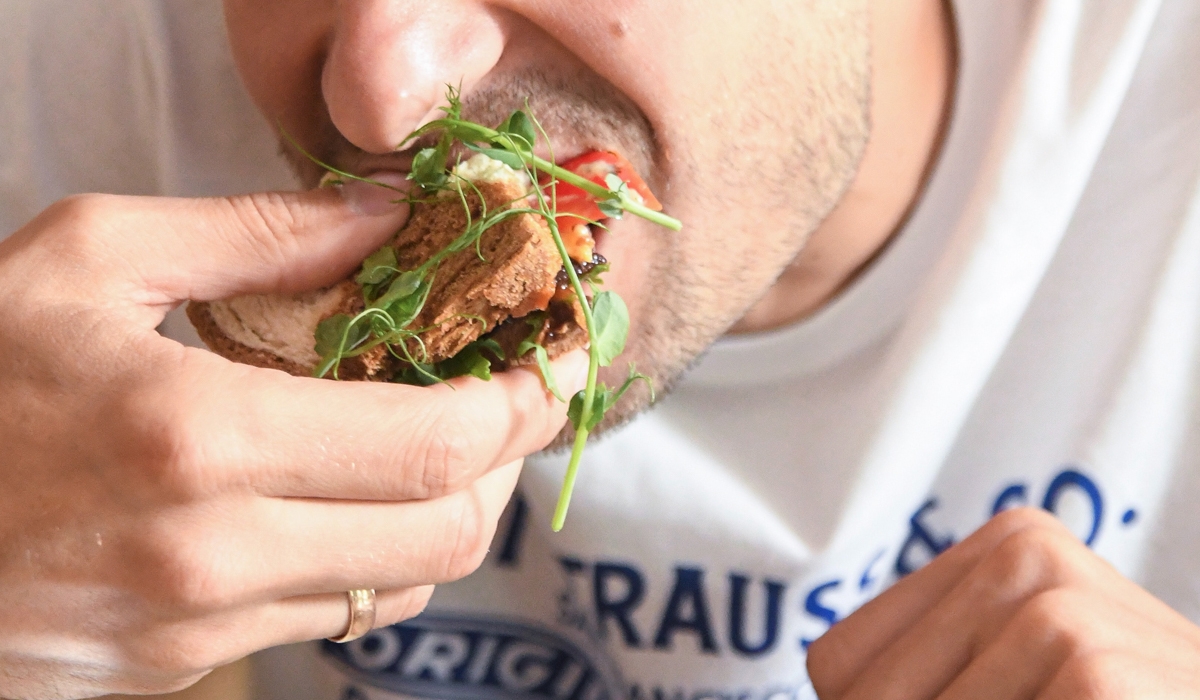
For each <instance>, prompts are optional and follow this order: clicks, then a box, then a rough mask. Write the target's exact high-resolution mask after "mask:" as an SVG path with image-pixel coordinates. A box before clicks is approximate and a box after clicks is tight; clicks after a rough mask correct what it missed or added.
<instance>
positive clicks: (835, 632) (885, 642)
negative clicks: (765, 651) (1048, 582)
mask: <svg viewBox="0 0 1200 700" xmlns="http://www.w3.org/2000/svg"><path fill="white" fill-rule="evenodd" d="M1031 527H1052V528H1061V525H1059V524H1058V523H1057V521H1056V520H1054V518H1053V517H1052V516H1049V515H1048V514H1046V513H1043V512H1041V511H1035V510H1033V509H1014V510H1010V511H1006V512H1004V513H1001V514H1000V515H997V516H996V517H994V518H992V519H991V520H990V521H988V523H987V524H986V525H984V526H983V527H982V528H980V529H979V530H978V531H976V532H975V533H974V534H972V535H971V536H970V537H968V538H967V539H965V540H963V541H962V542H961V543H959V544H957V545H955V546H954V547H951V548H950V549H949V550H947V551H946V552H944V553H942V554H941V555H939V556H938V557H937V558H936V559H934V560H933V561H932V562H930V563H929V565H927V566H926V567H925V568H923V569H921V570H920V571H917V572H916V573H913V574H911V575H909V576H908V577H906V578H904V579H901V580H900V581H899V582H898V583H896V585H894V586H893V587H892V588H890V589H889V590H887V591H885V592H884V593H883V594H881V595H880V596H879V597H877V598H875V599H874V600H872V601H870V602H868V603H867V604H866V605H864V606H862V607H861V608H860V609H859V610H858V611H856V612H855V613H854V614H853V615H851V616H850V617H848V618H846V619H845V620H842V621H841V622H839V623H838V624H836V625H834V626H833V627H832V628H831V629H830V630H829V631H828V632H826V633H825V634H824V635H822V636H821V637H820V638H819V639H818V640H817V641H816V642H814V643H813V644H812V646H811V647H809V650H808V660H807V664H808V671H809V676H810V677H811V678H812V681H813V685H814V687H815V688H816V690H817V691H818V694H819V695H820V696H821V697H822V698H841V697H844V696H845V694H846V692H847V691H848V690H849V689H850V687H851V685H852V684H853V683H854V682H855V680H856V679H857V678H858V677H859V676H860V675H861V674H862V673H863V672H864V671H865V669H866V668H867V667H868V666H869V665H870V664H872V662H873V661H874V660H875V658H876V657H877V656H879V655H880V654H881V653H883V652H884V650H886V649H887V648H889V647H890V646H891V645H893V644H895V643H896V641H897V640H898V639H899V638H900V637H901V635H903V634H904V633H905V632H906V631H907V630H908V629H910V628H911V627H912V626H913V625H914V624H916V622H917V621H918V620H920V619H921V618H922V617H924V616H925V615H926V614H927V613H928V612H929V611H930V610H931V609H932V608H933V607H934V606H935V605H936V604H937V603H938V602H939V601H941V600H942V599H943V598H944V597H945V596H946V595H947V594H948V593H949V592H950V591H951V590H952V589H953V588H954V587H955V586H957V585H958V584H959V583H960V582H961V581H962V580H963V578H964V577H965V576H967V574H968V573H970V572H971V571H972V570H973V569H974V568H975V567H976V566H977V565H978V563H979V562H980V561H981V560H982V559H983V558H984V557H985V556H987V555H988V554H989V553H991V552H992V551H993V550H995V548H996V547H998V546H999V545H1000V544H1001V543H1002V542H1003V541H1004V540H1005V539H1007V538H1008V537H1009V536H1011V535H1013V534H1014V533H1017V532H1020V531H1022V530H1026V529H1028V528H1031Z"/></svg>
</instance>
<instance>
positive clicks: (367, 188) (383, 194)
mask: <svg viewBox="0 0 1200 700" xmlns="http://www.w3.org/2000/svg"><path fill="white" fill-rule="evenodd" d="M365 179H366V180H369V181H370V182H363V181H362V180H348V181H346V182H345V183H343V184H342V185H340V186H339V187H338V189H340V190H341V191H342V197H343V198H345V200H346V205H347V206H349V207H350V210H351V211H353V212H354V213H356V214H359V215H361V216H382V215H384V214H392V213H395V212H396V211H397V209H398V208H399V207H400V206H401V204H402V203H401V202H400V200H403V199H405V198H406V197H408V187H409V182H408V178H407V177H405V175H404V173H398V172H381V173H374V174H373V175H369V176H367V177H366V178H365Z"/></svg>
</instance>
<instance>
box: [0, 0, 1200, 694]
mask: <svg viewBox="0 0 1200 700" xmlns="http://www.w3.org/2000/svg"><path fill="white" fill-rule="evenodd" d="M49 4H50V3H47V2H46V0H37V2H36V3H35V2H32V1H31V2H28V3H15V4H10V6H6V7H5V8H3V9H0V15H2V14H3V13H10V12H16V13H17V14H20V13H30V14H32V15H39V14H41V13H42V12H43V11H42V10H41V9H40V8H42V7H45V6H47V5H49ZM954 4H955V7H956V11H957V27H958V33H959V38H960V44H961V49H960V50H961V57H960V60H961V64H960V70H959V74H958V90H957V94H956V98H955V105H954V114H953V119H952V123H951V126H950V130H949V133H948V136H947V139H946V142H945V145H944V147H943V151H942V153H941V155H940V157H939V162H938V164H937V167H936V170H935V172H934V174H933V176H932V179H931V181H930V183H929V185H928V188H927V191H926V193H925V195H924V196H923V198H922V201H921V203H920V204H919V206H918V207H917V209H916V210H915V212H914V213H913V216H912V218H911V220H910V222H909V223H908V225H907V226H906V227H905V229H904V230H903V231H902V232H901V233H900V235H899V236H898V237H897V238H896V239H895V240H894V241H893V242H892V243H891V244H890V245H889V247H888V248H887V249H886V250H885V251H884V253H883V254H882V255H881V256H880V257H879V258H878V260H877V261H876V262H875V263H874V264H873V266H872V268H871V269H870V270H868V271H867V272H866V273H865V274H864V275H863V276H862V277H861V278H860V279H859V280H858V281H857V282H856V283H855V284H854V285H853V286H852V287H851V288H849V289H848V290H846V292H844V293H843V294H842V295H841V296H840V297H839V298H838V299H836V300H835V301H834V302H833V303H831V304H830V305H829V306H828V307H827V308H825V309H824V310H822V311H821V312H820V313H818V314H817V315H816V316H815V317H813V318H812V319H810V320H808V321H805V322H804V323H802V324H799V325H796V326H793V327H790V328H787V329H784V330H781V331H778V332H773V333H765V334H761V335H756V336H744V337H737V338H731V339H727V340H723V341H721V342H719V343H718V344H717V345H716V346H715V347H714V348H712V349H711V350H710V352H709V353H708V354H707V355H706V356H705V357H704V358H703V359H702V360H701V362H700V363H699V364H698V366H697V367H696V368H695V369H694V370H693V371H692V372H691V373H690V374H689V375H688V377H687V378H686V380H685V381H683V382H682V384H681V386H680V387H679V388H678V389H677V390H676V391H675V393H674V394H672V395H671V396H670V397H668V398H667V399H665V400H664V401H662V402H661V404H660V405H659V407H658V408H656V409H655V410H654V411H653V412H651V413H649V414H647V415H645V416H643V417H641V418H639V419H638V420H637V421H635V422H634V423H633V424H631V425H630V426H628V427H627V428H625V429H623V430H621V431H620V432H618V433H616V434H614V435H612V436H610V437H608V438H607V439H605V440H602V441H600V442H598V443H597V444H594V445H592V446H591V447H590V448H589V451H588V453H587V455H586V456H585V458H584V462H583V467H582V473H581V476H580V481H579V484H578V486H577V488H576V495H575V499H574V502H573V504H572V508H571V514H570V517H569V519H568V521H567V526H566V528H565V529H564V530H563V532H561V533H559V534H552V533H550V531H549V527H548V521H549V514H550V510H551V508H552V506H553V501H554V498H555V496H556V495H557V491H558V485H559V482H560V479H561V474H562V467H563V465H562V461H563V460H562V459H561V458H537V459H533V460H530V461H529V463H528V466H527V468H526V470H525V474H524V476H523V477H522V480H521V484H520V486H519V496H518V498H517V499H515V500H514V502H513V503H512V504H511V505H510V507H509V510H508V512H507V513H506V515H505V516H504V518H503V519H502V521H501V524H500V529H499V532H498V535H497V541H496V542H495V543H494V546H493V548H492V553H491V555H490V556H489V559H488V561H487V562H485V563H484V565H483V567H482V568H481V569H480V570H479V571H478V572H477V573H476V574H474V575H472V576H471V577H469V578H467V579H465V580H463V581H461V582H458V583H455V584H450V585H446V586H442V587H439V589H438V591H437V593H436V594H435V596H434V599H433V601H432V603H431V605H430V607H429V610H428V611H427V612H426V613H425V614H423V615H421V616H420V617H418V618H416V619H414V620H412V621H409V622H407V623H404V624H401V625H397V626H394V627H391V628H387V629H382V630H377V631H375V632H373V633H372V634H370V635H368V636H367V637H365V638H363V639H362V640H359V641H358V642H354V643H351V644H348V645H340V646H339V645H333V644H329V643H314V644H307V645H298V646H295V647H289V648H283V649H277V650H272V651H270V652H267V653H264V654H261V655H259V658H258V660H257V661H258V676H259V680H260V690H259V694H260V696H261V697H263V698H270V699H272V700H273V699H275V698H279V699H283V698H288V699H289V700H309V699H311V700H318V699H320V700H354V699H360V700H361V699H362V698H369V699H371V700H383V699H385V698H398V697H433V698H454V699H469V700H475V699H479V700H490V699H492V698H496V699H500V698H518V697H519V698H543V697H544V698H561V699H568V698H570V699H585V698H588V699H597V700H598V699H600V698H613V699H614V700H615V699H616V698H620V697H629V698H631V699H634V698H636V699H639V700H641V699H645V700H666V699H670V700H701V699H703V698H710V697H711V698H718V697H720V698H725V697H728V698H739V699H741V698H745V699H746V700H757V699H759V698H764V699H765V698H780V699H782V698H792V697H796V698H806V697H811V688H809V687H808V685H807V681H806V680H805V673H804V649H805V646H806V644H807V642H809V641H811V640H812V639H815V638H816V637H817V636H819V635H820V634H821V633H822V632H823V631H824V630H826V629H827V628H828V626H829V625H830V624H831V623H833V622H835V621H836V620H838V619H841V618H843V617H845V616H846V615H847V614H849V613H850V612H851V611H853V610H854V609H855V608H856V607H858V606H859V605H861V604H862V603H863V602H864V601H866V600H867V599H868V598H870V597H871V596H873V595H875V594H877V593H878V592H879V591H880V590H882V589H883V588H884V587H885V586H887V585H888V584H889V583H890V582H892V581H894V580H895V579H896V577H898V576H900V575H903V574H904V573H906V572H908V571H911V570H913V569H915V568H917V567H919V566H921V565H922V564H923V563H925V562H927V561H928V560H929V559H930V558H931V557H932V556H933V555H934V554H936V553H937V552H938V551H940V550H942V549H944V548H946V547H947V546H949V544H951V543H952V542H954V541H958V540H961V539H962V538H964V537H965V536H966V535H968V534H969V533H970V532H971V531H973V530H974V529H976V528H977V527H978V526H979V525H981V524H982V523H983V522H984V521H985V520H986V519H987V518H988V517H989V516H990V515H991V514H992V513H993V512H995V511H997V510H999V509H1003V508H1006V507H1010V506H1013V505H1017V504H1029V505H1034V506H1042V507H1045V508H1047V509H1049V510H1051V511H1053V512H1055V513H1057V514H1058V515H1059V516H1060V517H1061V518H1062V519H1063V520H1064V521H1065V522H1066V523H1067V524H1068V525H1069V526H1070V527H1071V528H1072V529H1073V530H1074V531H1075V532H1076V533H1078V534H1079V536H1080V537H1081V538H1082V539H1084V540H1085V541H1087V542H1088V543H1089V544H1090V545H1091V546H1092V547H1093V548H1094V549H1095V550H1096V551H1097V552H1098V553H1099V554H1100V555H1102V556H1104V557H1105V558H1107V559H1108V560H1110V561H1112V562H1113V563H1114V564H1115V565H1116V566H1117V568H1118V569H1119V570H1121V571H1122V572H1123V573H1124V574H1126V575H1127V576H1129V577H1131V578H1133V579H1134V580H1136V581H1138V582H1139V583H1141V584H1142V585H1144V586H1146V587H1147V588H1148V589H1149V590H1150V591H1151V592H1152V593H1154V594H1155V595H1157V596H1159V597H1160V598H1162V599H1164V600H1165V601H1166V602H1167V603H1169V604H1171V605H1172V606H1174V607H1175V608H1176V609H1178V610H1180V611H1181V612H1183V613H1184V614H1186V615H1188V616H1190V617H1191V618H1192V619H1193V620H1200V518H1197V517H1196V516H1195V512H1196V509H1195V507H1194V506H1193V505H1192V504H1193V502H1194V501H1195V500H1196V499H1197V498H1200V428H1198V427H1197V426H1200V423H1198V421H1197V419H1198V417H1200V416H1198V414H1197V399H1198V398H1200V396H1198V393H1197V388H1198V386H1200V383H1198V382H1200V379H1198V377H1197V376H1196V370H1197V368H1198V365H1200V334H1198V331H1200V188H1198V187H1197V185H1198V184H1200V83H1198V82H1197V81H1196V80H1195V76H1196V75H1197V74H1198V73H1200V44H1197V42H1196V41H1195V40H1194V38H1195V37H1196V36H1198V35H1200V6H1197V5H1196V3H1193V2H1188V1H1187V0H1113V1H1112V2H1106V3H1088V2H1085V1H1084V0H1045V1H1044V2H1042V3H1034V2H1017V1H1014V0H992V1H989V2H982V1H980V0H958V1H956V2H955V3H954ZM202 5H203V3H198V2H197V3H178V4H170V3H163V4H161V5H160V4H158V3H149V2H147V3H134V2H127V3H116V2H114V3H108V4H105V5H104V8H105V10H104V12H103V13H101V12H99V11H98V10H96V11H95V12H96V14H97V17H96V18H95V19H96V20H97V21H100V22H101V24H100V25H98V26H100V27H101V29H102V30H103V31H105V32H114V33H115V35H118V36H120V37H122V38H123V43H122V42H121V41H112V42H106V43H104V45H103V46H85V45H79V42H75V43H71V44H69V45H64V46H58V47H56V46H55V42H60V41H61V42H69V41H70V37H72V36H74V35H72V34H71V32H70V31H68V30H63V29H62V28H61V27H59V26H57V25H55V26H52V27H47V26H45V25H46V23H47V22H48V21H49V20H47V19H42V20H40V21H41V22H42V25H43V26H40V27H35V29H36V31H34V29H30V30H29V31H30V35H29V36H30V37H36V41H34V40H33V39H32V38H31V39H30V40H29V42H28V43H29V44H30V45H31V46H32V45H34V44H37V43H38V42H43V41H44V42H47V44H48V45H49V46H50V47H51V48H49V49H45V50H44V51H42V52H41V53H44V54H45V56H44V57H42V58H40V59H38V58H37V56H33V57H32V58H31V56H32V55H33V53H36V52H33V53H31V54H29V55H18V56H16V64H17V66H18V70H17V73H18V74H19V75H24V76H26V77H25V78H24V80H25V81H26V82H23V83H22V82H20V81H21V79H20V78H18V79H13V78H12V77H11V76H6V77H2V78H0V81H3V80H8V81H14V82H13V85H10V84H9V83H7V82H0V86H2V87H3V88H4V89H5V93H4V96H3V99H4V102H3V105H2V106H0V132H2V133H4V134H5V137H6V141H7V142H8V143H13V144H16V149H15V151H13V152H0V224H2V225H3V226H4V228H0V232H7V231H8V230H11V229H12V228H15V227H16V226H17V225H19V224H20V223H21V222H23V221H24V220H26V219H28V218H29V217H30V216H32V215H33V214H34V213H36V211H37V209H38V208H40V207H41V206H43V205H44V204H45V203H47V202H48V201H50V200H51V199H53V198H56V197H57V196H61V195H62V194H65V193H67V192H70V191H74V190H76V189H99V190H108V191H130V190H131V189H135V190H137V191H142V192H166V193H171V194H193V193H209V192H213V191H242V190H247V189H256V188H258V187H262V186H271V185H276V186H278V185H279V184H280V183H285V182H286V181H287V177H286V174H285V173H284V172H283V170H282V166H281V165H280V164H279V163H278V161H277V160H272V159H271V158H270V157H268V156H266V155H264V154H267V153H269V152H270V151H271V150H273V148H274V146H273V141H272V140H271V138H270V136H269V134H268V133H267V132H266V130H265V128H264V127H262V126H261V125H260V124H258V123H257V122H256V121H255V120H254V118H253V117H252V116H250V111H249V110H250V108H249V105H248V103H247V102H246V100H245V97H244V96H242V95H241V94H240V92H239V89H238V88H237V86H236V82H235V81H234V79H233V77H232V71H231V68H230V65H229V60H228V57H227V56H226V55H225V53H224V51H225V49H224V48H223V47H222V46H220V45H219V42H216V41H215V40H213V39H212V37H213V36H215V34H213V32H219V20H218V19H214V18H213V15H214V12H215V11H214V10H213V9H211V8H205V7H202ZM71 7H73V8H77V11H78V5H75V4H72V5H71ZM13 8H17V9H15V10H14V9H13ZM34 8H37V9H34ZM114 8H119V9H114ZM47 12H48V11H47ZM125 12H127V13H128V14H127V15H122V13H125ZM188 13H191V14H190V15H189V14H188ZM100 15H103V17H101V16H100ZM181 18H182V19H181ZM185 19H186V21H185ZM0 20H4V21H0V27H3V29H0V32H5V33H11V32H14V31H16V32H17V33H18V34H19V33H20V32H21V30H20V29H16V30H14V29H13V28H12V25H13V22H14V18H8V17H3V16H0ZM35 24H36V22H35ZM94 26H97V25H86V24H83V23H81V24H80V27H79V28H78V31H79V32H83V31H85V30H84V27H94ZM101 29H88V30H87V31H97V32H98V31H101ZM204 32H210V33H209V34H207V35H205V36H207V37H208V40H207V41H205V40H203V39H202V38H200V36H201V35H202V34H203V33H204ZM63 36H67V37H68V38H67V39H64V38H62V37H63ZM8 45H9V44H8V43H2V42H0V46H5V47H7V46H8ZM38 48H39V49H41V48H43V47H42V46H39V47H38ZM64 48H65V49H66V53H67V54H70V55H73V56H76V58H70V59H69V60H79V59H78V58H77V56H79V55H83V54H86V55H88V56H89V57H90V56H91V54H92V53H95V54H96V55H97V56H99V57H100V58H95V59H94V60H93V58H89V59H88V60H89V61H90V63H89V65H91V66H92V67H93V69H94V70H95V71H97V72H96V74H95V75H93V76H92V77H91V80H90V82H89V85H88V86H87V90H85V91H84V92H86V93H87V95H86V98H87V100H88V103H87V106H86V107H84V108H79V107H78V106H76V107H75V108H74V109H72V110H68V112H69V113H62V112H59V111H56V109H58V108H61V107H62V106H63V105H68V106H69V105H76V104H77V102H78V100H79V99H80V98H79V97H78V95H77V92H78V89H77V87H76V84H75V83H76V81H77V77H76V76H75V74H74V73H73V72H72V71H71V70H69V69H66V68H62V67H61V66H59V67H58V68H57V69H54V65H51V69H47V68H46V64H47V62H49V63H50V64H53V63H54V62H55V61H58V62H60V63H61V62H63V61H67V60H68V59H64V58H62V54H63V50H64ZM0 50H3V49H0ZM72 52H74V53H72ZM38 55H41V54H38ZM101 59H102V60H101ZM9 65H13V62H12V61H10V62H9ZM22 70H24V71H25V72H24V73H22ZM106 87H107V89H106ZM117 89H120V90H124V91H125V92H123V93H121V94H122V95H123V98H122V99H120V100H115V101H114V98H113V94H112V93H111V92H110V91H111V90H117ZM92 92H95V95H93V94H91V93H92ZM13 95H15V96H16V97H15V98H10V96H13ZM131 95H132V96H133V98H136V99H134V102H136V104H134V103H131V102H129V100H130V99H133V98H130V97H129V96H131ZM93 101H94V102H95V103H96V104H98V105H99V107H96V106H95V105H93V104H92V102H93ZM47 104H49V105H52V106H50V107H48V106H46V105H47ZM80 104H82V103H80ZM54 105H57V106H58V107H57V108H56V107H54ZM98 110H99V111H100V112H102V115H101V116H102V118H98V117H97V111H98ZM105 110H107V111H105ZM129 113H133V114H135V115H137V119H136V120H131V123H126V122H125V121H123V118H124V116H123V115H127V114H129ZM210 120H211V121H210ZM77 122H79V123H77ZM135 127H136V128H135ZM80 129H82V130H83V131H85V132H87V134H88V136H87V138H81V137H80V136H79V133H80V132H79V130H80ZM147 129H149V131H146V130H147ZM12 134H15V137H14V136H11V135H12ZM64 139H65V141H64ZM64 144H66V145H64ZM113 144H118V146H114V145H113ZM89 149H90V155H88V154H81V151H88V150H89ZM101 149H103V152H104V153H106V154H112V155H111V156H110V157H108V158H101V157H97V156H96V155H95V153H96V152H97V151H98V150H101ZM110 158H117V159H118V161H119V162H117V163H116V164H113V161H112V160H110ZM120 158H127V159H128V162H126V161H124V160H119V159H120ZM64 162H66V163H67V164H68V165H69V166H70V167H67V166H64V165H63V163H64ZM246 166H251V170H250V171H249V174H247V173H246V172H244V171H242V170H241V169H242V168H244V167H246ZM123 173H133V174H135V175H137V174H141V175H144V176H146V178H147V179H145V180H138V181H137V182H136V184H135V185H131V184H130V183H129V182H123V181H121V180H119V179H112V178H114V177H117V176H119V175H121V174H123ZM149 174H153V177H152V178H151V177H149ZM397 536H398V537H403V533H397Z"/></svg>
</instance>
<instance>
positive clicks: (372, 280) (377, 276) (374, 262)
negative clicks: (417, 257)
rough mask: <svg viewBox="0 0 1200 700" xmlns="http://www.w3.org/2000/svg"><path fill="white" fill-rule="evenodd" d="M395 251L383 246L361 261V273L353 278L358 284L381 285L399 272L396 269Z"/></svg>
mask: <svg viewBox="0 0 1200 700" xmlns="http://www.w3.org/2000/svg"><path fill="white" fill-rule="evenodd" d="M396 264H397V263H396V249H395V248H393V247H391V246H390V245H385V246H384V247H382V248H380V249H379V250H377V251H375V252H374V253H371V255H370V256H368V257H367V259H366V260H364V261H363V264H362V271H361V272H359V273H358V275H357V276H356V277H355V278H354V281H355V282H358V283H359V284H381V283H383V282H386V281H387V279H388V278H389V277H391V276H392V275H393V274H395V273H397V272H399V270H397V269H396Z"/></svg>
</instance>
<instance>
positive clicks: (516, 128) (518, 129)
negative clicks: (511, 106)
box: [496, 109, 537, 148]
mask: <svg viewBox="0 0 1200 700" xmlns="http://www.w3.org/2000/svg"><path fill="white" fill-rule="evenodd" d="M496 131H499V132H500V133H502V134H511V135H512V136H515V137H517V138H519V139H522V140H523V141H524V142H525V143H526V144H528V146H526V147H527V148H528V147H532V146H533V144H534V142H535V141H537V130H536V129H534V126H533V122H532V121H530V119H529V115H527V114H525V112H523V111H521V110H519V109H518V110H517V111H515V112H513V113H512V114H510V115H508V119H505V120H504V122H503V123H502V124H500V126H499V127H498V128H497V129H496Z"/></svg>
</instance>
